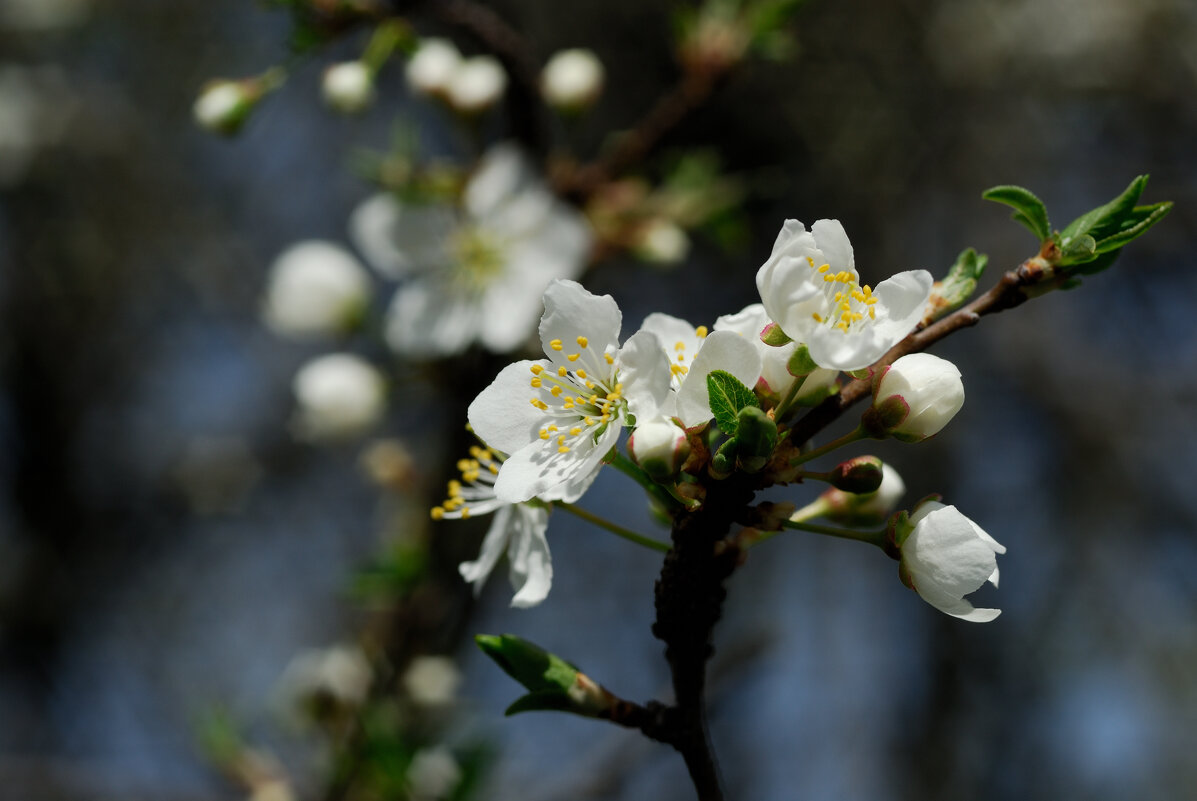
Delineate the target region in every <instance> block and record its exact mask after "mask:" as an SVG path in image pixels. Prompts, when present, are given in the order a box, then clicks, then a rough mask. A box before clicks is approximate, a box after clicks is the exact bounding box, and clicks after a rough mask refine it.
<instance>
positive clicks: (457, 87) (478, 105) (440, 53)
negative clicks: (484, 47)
mask: <svg viewBox="0 0 1197 801" xmlns="http://www.w3.org/2000/svg"><path fill="white" fill-rule="evenodd" d="M406 75H407V85H408V86H409V87H411V90H412V91H413V92H415V93H416V94H420V95H426V96H428V97H433V98H436V99H438V100H440V101H442V102H444V103H445V104H446V105H448V106H449V108H451V109H453V110H454V111H456V112H458V113H459V114H464V115H466V116H475V115H478V114H481V113H482V112H484V111H486V110H488V109H490V108H492V107H493V106H495V105H496V104H497V103H498V102H499V101H500V100H502V99H503V95H504V93H505V92H506V91H507V71H506V70H504V69H503V65H502V64H500V63H499V61H498V59H496V58H494V57H493V56H487V55H479V56H470V57H466V56H463V55H462V54H461V51H459V50H458V49H457V46H456V45H454V44H453V43H452V42H450V41H449V40H448V39H438V38H427V39H422V40H421V41H420V45H419V47H418V48H417V49H416V51H415V52H414V53H413V54H412V56H411V58H410V59H409V60H408V62H407V69H406Z"/></svg>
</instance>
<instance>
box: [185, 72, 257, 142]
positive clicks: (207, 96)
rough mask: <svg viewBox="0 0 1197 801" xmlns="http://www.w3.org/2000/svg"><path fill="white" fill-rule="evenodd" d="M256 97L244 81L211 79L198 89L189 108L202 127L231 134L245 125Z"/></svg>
mask: <svg viewBox="0 0 1197 801" xmlns="http://www.w3.org/2000/svg"><path fill="white" fill-rule="evenodd" d="M257 99H258V96H257V94H256V93H254V92H253V91H251V89H250V88H249V87H248V86H247V85H246V83H245V82H244V81H213V82H211V83H209V84H208V85H206V86H205V87H204V88H203V89H202V90H201V91H200V94H199V97H197V98H196V100H195V105H194V106H192V109H191V110H192V114H193V115H194V116H195V121H196V122H197V123H199V125H200V127H201V128H206V129H207V130H209V131H212V132H214V133H220V134H232V133H236V132H237V131H239V130H240V129H241V126H242V125H244V124H245V120H246V119H247V118H248V117H249V113H250V112H251V111H252V110H253V107H254V103H255V102H256V101H257Z"/></svg>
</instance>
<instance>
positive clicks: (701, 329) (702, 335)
mask: <svg viewBox="0 0 1197 801" xmlns="http://www.w3.org/2000/svg"><path fill="white" fill-rule="evenodd" d="M694 336H696V337H698V338H699V339H706V338H707V327H706V326H705V325H700V326H698V328H695V329H694Z"/></svg>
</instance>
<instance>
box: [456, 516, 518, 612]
mask: <svg viewBox="0 0 1197 801" xmlns="http://www.w3.org/2000/svg"><path fill="white" fill-rule="evenodd" d="M514 512H515V507H513V506H510V505H504V506H502V507H500V508H499V509H498V510H497V511H496V512H495V516H494V519H493V520H491V524H490V528H489V529H487V531H486V536H485V537H484V538H483V540H482V547H481V549H480V550H479V552H478V558H477V559H475V560H474V561H473V562H462V563H461V564H460V565H458V566H457V570H458V572H459V573H461V577H462V578H463V579H465V580H466V581H468V582H470V583H471V584H473V585H474V594H475V595H477V594H478V593H480V592H482V585H484V584H485V583H486V579H487V577H488V576H490V574H491V571H493V570H494V569H495V565H496V564H498V561H499V557H500V556H502V555H503V551H505V550H506V549H507V541H508V540H509V539H510V537H511V524H512V523H513V520H512V515H513V514H514Z"/></svg>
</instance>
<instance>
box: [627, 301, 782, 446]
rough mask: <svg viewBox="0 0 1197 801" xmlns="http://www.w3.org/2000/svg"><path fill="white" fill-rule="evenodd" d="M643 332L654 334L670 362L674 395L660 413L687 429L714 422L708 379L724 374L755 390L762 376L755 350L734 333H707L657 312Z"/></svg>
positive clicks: (647, 318)
mask: <svg viewBox="0 0 1197 801" xmlns="http://www.w3.org/2000/svg"><path fill="white" fill-rule="evenodd" d="M640 330H641V331H647V332H649V333H651V334H654V335H655V336H656V337H657V339H658V340H659V341H660V343H661V347H662V348H663V349H664V352H665V356H666V358H667V359H668V360H669V371H670V376H671V380H670V381H671V383H670V386H671V388H672V389H673V391H674V394H673V395H672V396H671V397H670V399H669V403H667V404H666V405H665V406H664V407H663V408H662V410H661V413H662V414H663V415H664V416H666V417H674V416H676V417H677V418H678V419H680V420H681V421H682V424H683V425H684V426H686V427H687V428H693V427H695V426H698V425H701V424H703V423H705V422H707V421H708V420H710V419H711V404H710V396H709V394H708V391H707V376H708V375H710V374H711V373H712V372H713V371H715V370H723V371H725V372H728V373H731V374H732V375H733V376H735V377H736V378H737V379H738V380H739V381H740V383H742V384H744V385H746V386H748V387H749V388H752V387H754V386H756V382H757V379H758V378H760V375H761V360H760V356H759V355H758V354H757V351H756V348H755V347H754V346H753V344H752V343H751V342H750V341H749V340H748V339H747V338H746V337H744V336H741V335H740V334H739V332H735V331H716V332H714V333H708V332H707V327H706V326H705V325H702V326H698V327H697V328H695V327H694V326H692V325H690V324H689V323H688V322H686V321H685V320H681V319H679V318H677V317H673V316H670V315H668V314H661V313H660V312H655V313H653V314H650V315H649V316H648V317H646V318H645V319H644V325H642V326H641V327H640Z"/></svg>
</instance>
